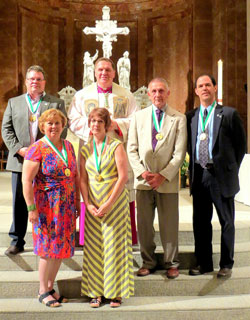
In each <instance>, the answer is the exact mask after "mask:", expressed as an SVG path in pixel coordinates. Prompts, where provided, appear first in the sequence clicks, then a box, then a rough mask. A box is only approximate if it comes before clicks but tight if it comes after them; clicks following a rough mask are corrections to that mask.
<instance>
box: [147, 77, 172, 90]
mask: <svg viewBox="0 0 250 320" xmlns="http://www.w3.org/2000/svg"><path fill="white" fill-rule="evenodd" d="M154 82H161V83H163V84H164V85H165V86H166V88H167V89H168V90H169V86H168V83H167V80H165V79H164V78H160V77H157V78H154V79H152V80H151V81H150V82H149V84H148V88H149V86H150V85H151V84H152V83H154Z"/></svg>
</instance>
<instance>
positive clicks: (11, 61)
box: [0, 0, 249, 149]
mask: <svg viewBox="0 0 250 320" xmlns="http://www.w3.org/2000/svg"><path fill="white" fill-rule="evenodd" d="M105 5H107V6H109V8H110V18H111V19H112V20H117V26H118V27H125V26H126V27H128V28H129V30H130V32H129V34H128V35H126V36H124V35H118V36H117V42H113V43H112V46H113V49H112V56H111V59H112V60H113V61H114V63H115V65H116V64H117V61H118V59H119V58H120V57H122V55H123V53H124V52H125V51H126V50H127V51H129V57H130V61H131V73H130V85H131V91H132V92H135V91H136V90H137V89H138V88H140V87H142V86H147V84H148V82H149V81H150V80H151V79H152V78H153V77H156V76H159V77H164V78H166V79H167V81H168V82H169V85H170V90H171V95H170V97H169V104H170V105H171V106H172V107H174V108H176V109H177V110H179V111H181V112H182V113H185V111H187V110H190V109H192V108H194V106H197V102H198V100H197V99H196V97H195V94H194V80H195V78H196V77H197V76H198V75H200V74H201V73H209V74H213V75H214V76H215V78H216V79H217V76H218V70H217V63H218V60H220V59H222V60H223V104H225V105H230V106H233V107H235V108H236V109H237V110H238V111H239V113H240V115H241V117H242V119H243V122H244V126H245V128H246V130H247V112H248V111H247V110H248V108H247V90H246V84H247V45H246V44H247V7H249V5H248V0H207V1H202V0H157V1H155V0H138V1H136V0H120V1H119V0H109V1H103V0H98V1H97V0H86V1H84V0H39V1H37V0H1V2H0V125H1V122H2V117H3V113H4V110H5V108H6V105H7V101H8V99H9V98H11V97H14V96H17V95H19V94H22V93H23V92H25V85H24V82H25V72H26V70H27V68H28V67H29V66H30V65H34V64H39V65H41V66H42V67H43V68H44V69H45V71H46V73H47V83H46V92H48V93H50V94H52V95H57V94H58V92H59V91H60V90H61V89H62V88H65V87H66V86H71V87H73V88H74V89H75V90H79V89H81V88H82V81H83V55H84V52H85V51H88V52H89V53H90V55H91V56H93V55H94V54H95V53H96V49H97V50H98V51H99V57H100V56H101V53H102V43H101V42H96V37H95V35H86V34H85V33H84V32H83V29H84V28H85V27H87V26H88V27H94V25H95V21H96V20H101V19H102V8H103V6H105ZM115 80H116V82H118V79H117V76H116V79H115ZM248 136H249V135H248ZM248 140H249V139H248ZM248 143H249V142H248ZM0 149H4V145H3V142H2V138H1V135H0Z"/></svg>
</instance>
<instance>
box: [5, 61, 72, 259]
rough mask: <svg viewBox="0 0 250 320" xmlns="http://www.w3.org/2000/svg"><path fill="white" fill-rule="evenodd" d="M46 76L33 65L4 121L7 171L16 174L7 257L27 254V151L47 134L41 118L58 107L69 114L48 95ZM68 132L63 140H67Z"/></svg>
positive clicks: (6, 112)
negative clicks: (24, 179) (42, 129)
mask: <svg viewBox="0 0 250 320" xmlns="http://www.w3.org/2000/svg"><path fill="white" fill-rule="evenodd" d="M45 84H46V81H45V73H44V70H43V68H42V67H40V66H36V65H35V66H31V67H29V68H28V70H27V73H26V81H25V85H26V88H27V93H25V94H23V95H21V96H18V97H15V98H12V99H10V100H9V101H8V105H7V108H6V110H5V112H4V116H3V122H2V137H3V140H4V142H5V144H6V146H7V148H8V149H9V155H8V161H7V167H6V169H7V170H10V171H12V193H13V221H12V224H11V227H10V231H9V236H10V237H11V239H12V241H11V245H10V247H9V248H8V249H7V250H6V251H5V254H6V255H15V254H17V253H19V252H22V251H24V244H25V241H24V236H25V234H26V230H27V223H28V212H27V207H26V203H25V200H24V197H23V190H22V166H23V159H24V156H25V152H26V150H27V148H28V147H29V146H30V145H31V144H32V143H33V142H35V141H36V140H38V139H40V138H41V137H42V136H43V134H42V133H41V132H40V130H39V128H38V118H39V116H40V115H41V114H42V113H43V112H44V111H45V110H47V109H51V108H56V109H59V110H61V111H62V112H63V113H64V114H65V115H66V111H65V106H64V101H63V100H61V99H58V98H56V97H53V96H51V95H48V94H46V93H45V91H44V89H45ZM66 133H67V132H66V130H65V131H64V132H63V137H64V138H65V137H66Z"/></svg>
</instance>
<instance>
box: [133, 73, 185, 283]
mask: <svg viewBox="0 0 250 320" xmlns="http://www.w3.org/2000/svg"><path fill="white" fill-rule="evenodd" d="M169 93H170V91H169V88H168V84H167V82H166V80H164V79H162V78H155V79H153V80H152V81H151V82H150V83H149V87H148V95H149V98H150V100H151V101H152V105H151V106H150V107H148V108H145V109H143V110H141V111H138V112H136V113H135V114H134V117H133V118H132V121H131V124H130V128H129V138H128V158H129V161H130V164H131V167H132V169H133V171H134V176H135V189H136V201H137V225H138V234H139V241H140V250H141V256H142V259H143V266H142V268H140V269H139V271H138V273H137V275H138V276H147V275H148V274H150V273H152V272H154V271H155V268H156V265H157V261H156V256H155V253H154V251H155V248H156V246H155V243H154V228H153V223H154V217H155V208H157V211H158V218H159V228H160V236H161V242H162V246H163V249H164V263H165V267H166V269H167V277H168V278H169V279H174V278H176V277H178V275H179V271H178V266H179V263H178V216H179V215H178V190H179V174H178V173H179V168H180V166H181V164H182V162H183V159H184V156H185V153H186V143H187V128H186V119H185V116H184V115H183V114H181V113H180V112H178V111H176V110H174V109H172V108H170V107H169V106H168V105H167V98H168V96H169Z"/></svg>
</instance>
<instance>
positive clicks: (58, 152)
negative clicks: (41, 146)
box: [45, 135, 68, 167]
mask: <svg viewBox="0 0 250 320" xmlns="http://www.w3.org/2000/svg"><path fill="white" fill-rule="evenodd" d="M45 139H46V140H47V142H48V144H49V145H50V147H51V148H52V149H53V150H54V151H55V152H56V154H57V155H58V156H59V157H60V158H61V159H62V161H63V162H64V164H65V165H66V167H67V166H68V155H67V151H66V148H65V144H64V141H63V142H62V145H63V150H62V152H60V151H59V150H58V149H57V147H56V146H55V145H54V144H53V143H52V142H51V141H50V140H49V138H48V137H47V136H46V135H45Z"/></svg>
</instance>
